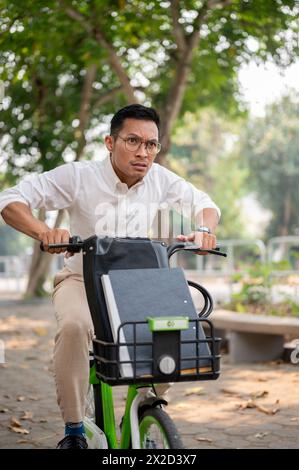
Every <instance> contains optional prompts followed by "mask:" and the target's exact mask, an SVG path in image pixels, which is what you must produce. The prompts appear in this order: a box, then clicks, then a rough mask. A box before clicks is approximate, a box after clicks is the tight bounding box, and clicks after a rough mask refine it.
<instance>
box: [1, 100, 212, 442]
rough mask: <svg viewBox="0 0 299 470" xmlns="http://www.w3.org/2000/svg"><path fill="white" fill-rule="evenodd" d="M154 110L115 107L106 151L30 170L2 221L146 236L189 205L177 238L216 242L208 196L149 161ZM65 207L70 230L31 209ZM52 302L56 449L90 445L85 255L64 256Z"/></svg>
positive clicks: (4, 202)
mask: <svg viewBox="0 0 299 470" xmlns="http://www.w3.org/2000/svg"><path fill="white" fill-rule="evenodd" d="M159 131H160V120H159V116H158V114H157V113H156V111H155V110H154V109H152V108H148V107H145V106H142V105H137V104H136V105H135V104H134V105H130V106H126V107H124V108H122V109H120V110H119V111H118V112H117V113H116V114H115V115H114V116H113V118H112V120H111V128H110V135H108V136H106V137H105V144H106V147H107V150H108V151H109V156H108V157H107V158H106V159H104V160H103V161H86V162H72V163H67V164H64V165H61V166H59V167H57V168H55V169H54V170H51V171H47V172H44V173H42V174H40V175H30V176H29V177H26V178H24V179H23V180H21V181H20V183H19V184H18V185H16V186H14V187H13V188H10V189H7V190H5V191H3V192H2V193H1V194H0V212H1V215H2V217H3V219H4V221H5V222H6V223H7V224H8V225H10V226H12V227H13V228H15V229H16V230H18V231H20V232H23V233H25V234H26V235H28V236H30V237H32V238H34V239H35V240H38V241H39V242H42V243H43V245H44V250H45V251H48V252H49V253H61V252H64V251H65V250H66V249H65V248H64V249H62V248H60V249H48V245H49V244H53V243H67V242H68V241H69V238H70V236H71V234H76V235H79V236H80V237H81V238H82V239H84V238H87V237H89V236H91V235H94V234H95V233H96V234H97V235H98V236H105V235H109V236H119V237H122V236H134V237H147V236H148V233H149V228H150V227H151V225H152V224H153V222H154V219H155V216H156V214H157V212H158V210H159V208H160V207H161V204H164V205H165V203H166V204H167V205H168V206H169V207H170V208H172V207H176V208H177V207H178V206H179V207H182V206H184V207H185V208H186V207H189V208H190V209H191V212H190V213H192V215H193V218H194V223H195V226H196V227H197V229H196V230H195V231H194V232H192V233H190V234H189V235H187V236H185V235H179V236H178V239H179V240H182V241H193V242H194V243H195V244H196V245H198V246H200V247H202V248H204V249H214V248H215V247H216V236H215V229H216V227H217V225H218V221H219V218H220V210H219V208H218V207H217V206H216V204H215V203H214V202H213V201H212V200H211V199H210V197H209V196H208V195H207V194H205V193H204V192H202V191H200V190H198V189H197V188H195V187H194V186H193V185H192V184H190V183H188V182H187V181H185V180H184V179H183V178H181V177H179V176H177V175H176V174H175V173H173V172H171V171H169V170H168V169H166V168H164V167H162V166H161V165H158V164H156V163H154V159H155V157H156V155H157V154H158V152H159V150H160V148H161V145H160V143H159ZM37 208H44V209H45V210H49V211H50V210H59V209H66V210H67V212H68V214H69V219H70V231H68V230H66V229H62V228H54V229H51V228H50V227H48V226H47V224H46V223H45V222H42V221H40V220H38V219H37V218H35V217H34V216H33V215H32V212H31V210H32V209H37ZM53 304H54V309H55V315H56V320H57V327H58V328H57V334H56V337H55V346H54V376H55V382H56V391H57V401H58V405H59V407H60V410H61V414H62V418H63V420H64V423H65V437H64V439H62V441H60V442H59V444H58V448H87V442H86V439H85V432H84V426H83V418H84V414H85V398H86V393H87V389H88V382H89V346H90V343H91V341H92V338H93V324H92V319H91V315H90V311H89V307H88V303H87V298H86V293H85V287H84V280H83V265H82V253H76V254H72V253H69V252H67V253H66V255H65V262H64V267H63V269H62V270H61V271H59V272H58V273H57V274H56V276H55V279H54V291H53Z"/></svg>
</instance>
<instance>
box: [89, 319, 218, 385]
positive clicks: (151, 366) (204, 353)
mask: <svg viewBox="0 0 299 470" xmlns="http://www.w3.org/2000/svg"><path fill="white" fill-rule="evenodd" d="M189 325H190V328H189V333H188V336H185V334H184V331H181V330H175V331H153V332H151V331H149V328H148V322H147V321H137V322H126V323H122V324H121V325H120V326H119V328H118V331H117V340H116V341H115V342H107V341H103V340H100V339H94V340H93V349H94V361H95V366H96V375H97V377H98V378H99V379H100V380H102V381H103V382H105V383H107V384H109V385H129V384H138V383H144V384H147V383H162V382H184V381H196V380H215V379H217V378H218V377H219V375H220V341H221V338H217V337H215V335H214V328H213V324H212V323H211V321H209V320H207V319H189ZM145 331H146V332H147V337H146V339H145V340H144V332H145ZM203 331H205V334H204V335H203V334H202V332H203ZM124 338H127V340H125V339H124ZM141 338H142V339H141Z"/></svg>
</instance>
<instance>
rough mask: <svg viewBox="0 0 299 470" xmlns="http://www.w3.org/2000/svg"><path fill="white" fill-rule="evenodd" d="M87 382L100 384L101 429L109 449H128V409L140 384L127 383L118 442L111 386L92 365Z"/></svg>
mask: <svg viewBox="0 0 299 470" xmlns="http://www.w3.org/2000/svg"><path fill="white" fill-rule="evenodd" d="M89 382H90V383H91V384H92V385H95V384H100V385H101V394H102V411H103V418H104V419H103V421H104V429H102V431H103V432H104V433H105V435H106V439H107V442H108V447H109V449H128V448H129V446H130V441H131V425H130V409H131V405H132V402H133V400H134V398H135V397H136V395H137V393H138V392H137V388H138V387H140V384H139V385H138V386H137V385H129V388H128V393H127V399H126V407H125V414H124V417H123V422H122V428H121V439H120V443H118V440H117V434H116V426H115V415H114V403H113V391H112V387H111V386H110V385H108V384H106V383H104V382H102V381H101V380H99V379H98V378H97V377H96V368H95V365H93V366H92V367H91V369H90V377H89Z"/></svg>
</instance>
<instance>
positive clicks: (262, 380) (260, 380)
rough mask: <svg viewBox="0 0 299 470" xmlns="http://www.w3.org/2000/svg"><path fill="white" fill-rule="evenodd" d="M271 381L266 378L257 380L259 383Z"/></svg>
mask: <svg viewBox="0 0 299 470" xmlns="http://www.w3.org/2000/svg"><path fill="white" fill-rule="evenodd" d="M268 380H269V379H265V378H264V377H259V378H258V379H257V381H258V382H268Z"/></svg>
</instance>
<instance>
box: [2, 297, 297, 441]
mask: <svg viewBox="0 0 299 470" xmlns="http://www.w3.org/2000/svg"><path fill="white" fill-rule="evenodd" d="M55 327H56V325H55V319H54V315H53V309H52V305H51V303H50V302H49V301H45V302H43V303H33V304H29V303H27V304H25V303H21V302H18V301H2V302H0V340H2V341H4V345H5V361H6V362H5V363H4V364H2V365H1V364H0V448H28V449H29V448H33V449H38V448H54V447H55V446H56V443H57V442H58V440H60V439H61V438H62V437H63V434H62V433H63V423H62V420H61V417H60V411H59V408H58V406H57V404H56V396H55V387H54V380H53V376H52V349H53V338H54V335H55ZM2 344H3V343H2ZM298 388H299V368H298V367H297V366H294V365H292V364H286V363H276V362H273V363H262V364H254V365H253V364H244V365H237V366H236V365H231V364H229V362H228V358H227V357H226V356H224V357H223V359H222V374H221V377H220V378H219V379H218V380H217V381H209V382H192V383H191V382H188V383H181V384H175V385H174V386H173V387H172V389H171V390H170V392H169V399H170V403H169V405H168V411H169V413H170V415H171V416H172V418H173V419H174V420H175V422H176V424H177V427H178V429H179V431H180V432H181V434H182V437H183V441H184V443H185V446H186V447H187V448H210V449H222V448H235V449H236V448H240V449H245V448H252V449H254V448H268V449H274V448H297V449H298V448H299V393H298ZM114 390H115V392H114V397H115V404H116V420H117V422H119V421H120V417H121V415H122V412H123V409H124V403H125V402H124V398H125V392H126V388H125V387H115V389H114Z"/></svg>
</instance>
